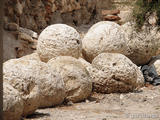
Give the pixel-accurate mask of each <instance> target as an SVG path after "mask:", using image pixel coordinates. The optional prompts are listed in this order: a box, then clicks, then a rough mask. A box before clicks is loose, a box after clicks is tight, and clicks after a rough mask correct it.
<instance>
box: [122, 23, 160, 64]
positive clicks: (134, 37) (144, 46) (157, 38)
mask: <svg viewBox="0 0 160 120" xmlns="http://www.w3.org/2000/svg"><path fill="white" fill-rule="evenodd" d="M122 29H123V30H124V31H126V32H125V33H126V36H127V40H126V42H127V45H128V46H129V48H130V53H129V54H128V55H127V57H129V58H130V59H131V60H132V61H133V62H134V63H135V64H137V65H144V64H146V63H147V62H149V60H150V59H151V57H152V56H156V55H157V53H158V48H159V46H160V34H159V32H157V28H156V27H153V28H152V27H146V26H143V28H142V30H141V31H140V32H137V31H136V29H135V23H130V22H128V23H126V24H124V25H122Z"/></svg>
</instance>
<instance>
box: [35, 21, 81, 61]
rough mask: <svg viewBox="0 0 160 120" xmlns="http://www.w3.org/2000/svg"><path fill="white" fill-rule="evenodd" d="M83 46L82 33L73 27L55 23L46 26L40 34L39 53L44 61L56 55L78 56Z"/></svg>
mask: <svg viewBox="0 0 160 120" xmlns="http://www.w3.org/2000/svg"><path fill="white" fill-rule="evenodd" d="M81 47H82V46H81V40H80V35H79V33H78V32H77V31H76V30H75V29H74V28H73V27H70V26H68V25H65V24H54V25H50V26H48V27H47V28H45V29H44V30H43V31H42V32H41V34H40V35H39V38H38V43H37V53H38V54H39V56H40V58H41V60H42V61H44V62H47V61H48V60H50V59H51V58H54V57H56V56H72V57H75V58H78V57H79V56H80V53H81Z"/></svg>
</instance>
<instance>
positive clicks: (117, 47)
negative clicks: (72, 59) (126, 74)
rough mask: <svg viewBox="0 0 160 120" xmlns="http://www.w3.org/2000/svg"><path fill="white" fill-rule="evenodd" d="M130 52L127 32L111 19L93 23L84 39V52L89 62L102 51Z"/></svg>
mask: <svg viewBox="0 0 160 120" xmlns="http://www.w3.org/2000/svg"><path fill="white" fill-rule="evenodd" d="M104 52H111V53H122V54H125V55H126V54H127V53H128V47H127V44H126V38H125V33H124V31H123V30H122V29H121V27H120V26H119V25H118V24H116V23H114V22H109V21H101V22H98V23H96V24H95V25H93V26H92V27H91V28H90V29H89V31H88V33H87V34H86V35H85V36H84V38H83V40H82V53H83V56H84V57H85V59H86V60H87V61H89V62H92V60H93V59H94V58H95V57H96V56H97V55H99V54H100V53H104Z"/></svg>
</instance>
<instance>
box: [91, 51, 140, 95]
mask: <svg viewBox="0 0 160 120" xmlns="http://www.w3.org/2000/svg"><path fill="white" fill-rule="evenodd" d="M92 66H93V67H94V68H96V69H98V72H97V71H96V72H94V73H92V74H93V75H92V76H93V89H94V91H96V92H101V93H114V92H119V93H123V92H124V93H126V92H130V91H133V90H134V89H136V88H137V87H139V85H137V84H138V83H142V81H143V78H142V79H140V77H139V78H138V74H139V73H137V68H138V67H137V68H136V67H135V64H133V63H132V62H131V61H130V60H129V59H128V58H127V57H125V56H124V55H122V54H119V53H102V54H100V55H98V56H97V57H95V58H94V60H93V62H92ZM140 86H141V85H140Z"/></svg>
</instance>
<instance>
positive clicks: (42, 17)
mask: <svg viewBox="0 0 160 120" xmlns="http://www.w3.org/2000/svg"><path fill="white" fill-rule="evenodd" d="M111 7H112V5H111V0H6V3H5V18H4V19H5V20H4V21H5V23H8V22H9V23H10V22H14V23H17V24H18V25H19V26H21V27H24V28H28V29H31V30H33V31H36V32H40V31H42V30H43V29H44V28H45V27H46V26H48V25H50V24H54V23H66V24H69V25H76V26H78V25H81V24H88V23H90V22H96V21H99V20H100V19H101V14H100V12H101V10H102V9H111Z"/></svg>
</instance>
